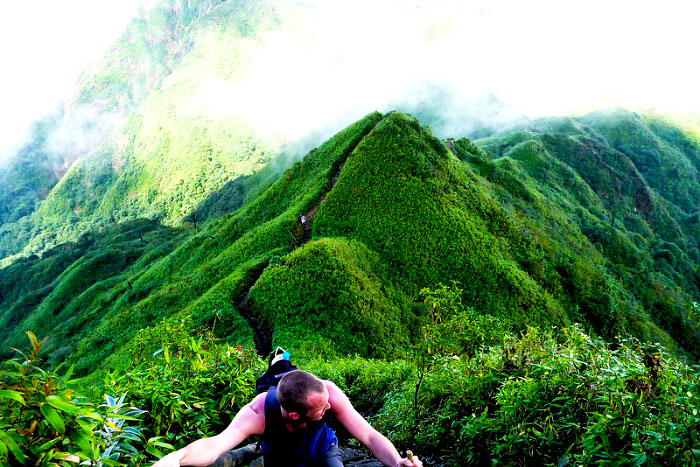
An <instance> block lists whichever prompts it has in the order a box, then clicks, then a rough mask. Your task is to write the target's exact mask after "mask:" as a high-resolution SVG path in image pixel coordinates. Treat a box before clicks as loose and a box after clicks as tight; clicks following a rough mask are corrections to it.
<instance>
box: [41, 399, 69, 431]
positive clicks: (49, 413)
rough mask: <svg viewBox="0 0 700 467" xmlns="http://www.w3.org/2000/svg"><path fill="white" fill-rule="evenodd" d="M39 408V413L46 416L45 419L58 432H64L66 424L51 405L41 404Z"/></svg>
mask: <svg viewBox="0 0 700 467" xmlns="http://www.w3.org/2000/svg"><path fill="white" fill-rule="evenodd" d="M39 410H41V413H42V414H43V415H44V417H46V420H48V421H49V423H50V424H51V426H52V427H53V428H54V429H55V430H56V431H58V432H59V433H61V434H63V433H65V432H66V425H65V424H64V423H63V419H62V418H61V416H60V415H58V413H57V412H56V411H55V410H54V409H53V407H51V406H50V405H47V404H43V405H42V406H41V407H40V408H39Z"/></svg>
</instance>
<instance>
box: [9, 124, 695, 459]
mask: <svg viewBox="0 0 700 467" xmlns="http://www.w3.org/2000/svg"><path fill="white" fill-rule="evenodd" d="M635 118H636V117H635ZM592 131H593V130H591V129H590V127H584V126H583V125H582V124H581V123H577V122H574V121H571V120H549V121H538V122H534V123H533V124H532V128H531V129H528V130H518V131H516V132H514V133H509V134H504V135H497V136H493V137H490V138H488V139H485V140H479V141H477V142H476V144H475V143H474V142H472V141H469V140H468V139H466V138H462V139H459V140H456V141H448V142H447V145H445V144H443V142H441V141H439V140H438V139H436V138H435V137H433V136H432V134H431V133H430V131H429V129H427V128H424V127H421V126H420V125H419V123H418V122H417V121H416V120H414V119H413V118H411V117H409V116H407V115H404V114H400V113H390V114H388V115H381V114H378V113H374V114H370V115H368V116H367V117H365V118H364V119H362V120H360V121H358V122H357V123H355V124H354V125H352V126H350V127H348V128H347V129H345V130H344V131H342V132H340V133H339V134H337V135H336V136H334V137H333V138H331V139H330V140H328V141H327V142H326V143H324V144H323V145H321V146H319V147H318V148H317V149H315V150H313V151H311V152H310V153H309V154H308V155H307V157H306V158H304V159H303V160H302V161H300V162H297V163H296V164H294V165H293V166H292V167H291V168H290V169H288V170H287V171H286V172H285V173H284V174H283V175H282V176H281V177H280V178H279V180H277V181H276V182H275V183H273V184H272V185H271V186H270V187H269V188H268V189H266V190H264V191H262V192H261V193H260V194H259V195H258V196H257V197H256V198H255V199H253V200H251V201H250V202H248V203H246V204H244V205H243V206H242V207H241V208H240V209H238V210H237V211H236V212H234V213H233V214H230V215H227V216H223V217H220V218H215V219H208V220H205V221H200V222H199V224H198V225H197V226H196V227H195V219H191V222H189V223H188V224H186V226H187V227H186V228H185V229H182V228H181V229H175V228H171V227H164V226H163V225H162V224H160V223H158V222H156V221H151V220H138V221H129V222H124V223H114V224H110V225H108V226H106V227H105V228H103V229H102V230H101V231H99V232H96V233H92V234H87V235H84V236H82V237H81V239H80V241H78V242H76V243H67V244H63V245H59V246H57V247H55V248H53V249H51V250H48V251H46V252H45V253H44V254H43V255H42V257H38V256H36V255H35V256H32V257H29V258H25V259H19V260H17V261H15V262H14V263H12V264H11V265H10V266H7V267H5V268H3V269H1V270H0V274H2V277H3V280H2V281H0V284H2V286H3V288H2V290H1V291H0V292H1V293H2V295H1V297H2V302H1V303H2V306H3V314H2V315H1V318H2V319H3V326H4V328H5V329H7V330H8V331H9V332H8V333H6V337H5V338H4V342H3V344H2V345H3V346H4V347H5V348H6V349H8V350H9V347H10V346H14V347H20V346H21V345H22V341H23V340H24V339H25V337H24V330H26V329H32V330H35V331H36V332H39V333H40V335H46V336H48V340H47V341H46V342H45V343H44V344H43V346H44V348H43V351H44V355H45V358H46V359H47V360H48V363H49V364H50V365H57V364H59V363H61V362H67V363H71V364H74V365H75V366H74V368H75V371H76V372H77V373H78V374H82V375H89V378H88V380H86V381H90V383H89V384H87V383H86V384H87V385H88V386H90V387H94V388H96V389H95V391H96V392H94V393H91V394H89V395H88V396H87V397H88V398H89V399H91V400H97V398H99V397H100V394H99V393H100V392H106V393H108V394H114V395H115V397H116V395H119V394H122V393H124V392H127V393H128V394H131V396H130V399H126V400H124V401H122V403H124V404H129V405H131V406H134V407H139V408H141V409H145V410H148V414H147V415H143V416H142V417H140V419H139V421H138V423H137V426H136V427H135V429H137V430H138V432H139V436H140V438H138V440H137V439H134V440H133V441H134V444H133V445H134V446H137V447H136V449H141V450H145V449H146V446H147V445H148V440H152V443H161V445H160V447H161V448H162V447H163V446H166V445H167V446H170V445H172V446H174V447H179V446H182V445H184V444H185V443H186V442H188V441H189V440H191V439H192V438H193V437H197V436H200V435H207V434H211V433H214V432H216V431H217V430H220V429H221V428H222V427H223V426H224V425H225V424H226V423H227V420H228V419H229V418H230V415H231V414H232V413H234V412H235V410H236V409H237V408H238V407H240V404H242V403H244V401H245V400H246V399H247V398H248V397H249V396H250V395H251V394H252V393H251V392H250V391H251V388H252V387H253V386H252V384H253V382H254V377H255V375H256V374H259V373H260V372H261V369H262V366H261V362H260V361H259V360H257V358H256V357H254V356H252V355H251V353H250V350H243V349H244V348H246V349H250V348H251V346H253V345H256V346H257V349H258V350H259V351H263V352H264V351H265V350H266V349H269V348H270V347H271V346H272V345H283V346H285V347H287V348H288V349H289V350H291V351H292V352H293V354H294V355H299V356H300V358H301V361H302V363H303V364H304V365H308V368H309V369H312V370H313V371H315V372H317V373H319V374H321V375H322V376H327V377H329V378H331V379H333V380H335V381H337V382H338V383H339V384H341V386H342V387H345V388H346V389H347V390H348V392H349V394H350V395H351V397H352V398H353V400H354V401H355V403H356V404H358V406H359V407H360V408H362V409H363V411H365V412H366V413H370V414H373V417H374V420H375V422H376V423H377V424H378V426H380V427H381V428H382V429H383V430H384V431H386V432H388V433H389V434H390V435H391V437H392V438H393V439H395V440H397V442H398V443H399V444H401V445H404V446H415V447H417V448H419V449H421V450H422V451H424V452H426V453H428V454H430V455H432V456H438V457H441V458H443V459H444V460H446V461H447V462H448V463H451V464H454V465H462V464H465V463H466V464H479V465H480V464H484V463H491V462H499V463H505V464H518V463H526V464H527V463H543V464H556V463H559V462H564V461H565V460H567V459H568V460H569V462H571V463H584V464H592V463H602V464H610V463H619V462H622V464H625V463H630V464H632V463H634V462H638V463H644V462H647V463H651V464H652V465H664V464H667V463H669V462H672V463H677V464H678V463H680V464H683V463H686V464H688V465H691V464H692V463H693V462H694V459H695V456H696V455H697V454H696V453H695V451H694V449H697V446H696V441H695V439H696V438H695V437H694V436H695V435H694V434H693V433H695V432H696V431H697V426H698V423H699V422H698V420H697V419H696V418H697V417H696V418H693V419H687V421H685V420H684V419H682V417H681V414H686V413H692V411H693V410H697V405H696V398H697V385H696V384H695V383H694V381H695V378H696V377H697V370H695V369H693V368H692V367H689V366H687V364H685V363H682V362H681V361H679V360H677V358H678V356H681V357H687V358H690V359H695V358H697V352H698V348H699V347H698V345H697V344H698V308H700V307H699V306H698V305H697V301H698V300H697V298H696V297H697V296H698V291H697V287H698V282H697V266H696V263H695V262H694V260H693V258H694V257H695V255H696V252H694V249H695V248H696V246H695V243H694V242H693V241H692V240H691V239H688V238H686V237H688V236H690V234H692V232H688V231H684V230H683V228H679V229H673V228H669V226H673V225H679V224H678V223H675V224H674V222H675V217H674V216H675V215H676V214H677V213H678V212H679V211H680V208H678V207H675V206H676V205H675V204H673V203H671V202H670V201H668V200H666V199H665V198H664V197H662V196H661V195H659V194H657V193H656V192H655V191H654V190H653V189H651V188H648V187H647V186H646V185H645V184H644V178H643V177H642V176H641V175H639V173H638V171H636V169H635V168H634V163H633V162H631V161H630V160H629V159H628V158H625V156H624V155H623V154H622V153H621V152H620V151H617V150H616V149H614V148H613V147H611V146H610V145H609V144H607V142H606V140H605V139H601V137H600V136H596V137H595V138H592V137H590V136H586V135H588V132H592ZM584 133H585V134H584ZM591 138H592V139H591ZM591 154H597V155H599V156H600V157H599V158H598V159H595V158H591V157H590V155H591ZM579 174H581V175H579ZM606 174H607V175H606ZM258 176H260V177H263V176H264V177H269V175H266V174H265V172H262V173H261V174H260V175H258ZM606 177H607V178H606ZM616 179H618V180H623V179H624V180H627V183H624V184H622V183H620V184H619V185H615V182H612V181H611V180H616ZM601 180H602V181H601ZM606 180H608V183H605V181H606ZM611 184H612V186H613V187H614V186H619V188H618V189H617V191H615V188H611ZM611 190H612V191H611ZM640 200H642V201H640ZM635 203H636V204H635ZM643 203H647V204H643ZM635 208H636V210H635ZM640 211H641V212H640ZM671 213H673V214H671ZM302 214H304V215H306V216H307V222H308V224H307V226H306V227H304V226H302V225H301V224H300V222H299V216H300V215H302ZM674 240H675V241H674ZM446 282H451V283H454V284H459V288H457V287H456V286H451V287H445V286H442V285H439V284H441V283H446ZM426 286H427V287H428V288H426ZM462 303H464V304H465V305H467V306H468V308H463V307H462ZM426 304H427V305H426ZM574 323H580V325H579V324H574ZM581 326H582V327H581ZM559 330H562V331H559ZM514 335H515V336H520V337H518V338H515V337H509V336H514ZM635 339H637V340H635ZM406 342H414V343H417V344H415V345H409V346H407V345H406ZM231 346H238V347H237V348H238V349H239V350H235V352H234V351H233V350H231V349H232V348H234V347H231ZM232 352H233V353H232ZM224 354H225V355H226V357H225V358H224ZM232 354H235V355H240V356H241V359H242V360H240V362H238V363H235V364H234V363H233V362H230V361H229V360H227V359H229V358H230V357H231V355H232ZM6 356H7V357H10V356H11V354H9V352H8V353H7V354H6ZM453 357H458V358H457V359H455V358H453ZM368 359H373V360H368ZM375 359H376V360H375ZM222 361H226V362H228V363H225V364H221V362H222ZM572 361H575V362H577V363H576V364H575V365H574V366H572V363H571V362H572ZM198 362H199V363H198ZM584 364H585V365H584ZM193 365H194V366H193ZM582 365H583V366H582ZM231 372H233V373H231ZM661 375H663V376H661ZM6 379H7V378H6ZM101 381H103V382H101ZM163 381H170V383H167V384H164V383H163ZM230 381H240V383H237V384H240V385H238V386H235V387H236V388H237V389H235V391H238V392H237V393H236V394H239V395H237V396H235V401H236V402H235V403H234V404H233V405H230V406H229V405H227V404H228V402H227V400H229V399H227V398H230V397H234V396H225V394H227V391H228V390H229V389H227V388H231V389H232V388H233V387H232V386H230V385H229V382H230ZM5 384H7V385H10V384H14V383H5ZM8 387H9V386H8ZM454 388H457V389H454ZM79 391H83V393H87V392H86V391H87V390H86V389H82V390H80V389H79ZM173 391H176V392H177V393H179V394H181V396H179V399H178V400H182V404H181V403H179V402H178V403H177V404H173V399H172V398H171V397H169V396H170V395H172V393H173ZM20 392H21V391H20ZM161 393H162V397H160V396H159V397H156V396H157V395H158V394H161ZM372 395H373V396H372ZM533 395H537V397H536V398H535V397H534V396H533ZM613 395H614V397H613ZM12 400H14V401H15V402H16V403H19V404H21V402H20V401H18V400H17V397H14V398H13V397H10V398H9V401H8V402H9V403H10V406H8V408H7V409H6V410H14V409H13V407H14V408H15V409H16V407H15V406H13V405H12V404H13V402H10V401H12ZM674 401H675V402H674ZM37 404H38V407H39V408H41V406H42V405H41V404H42V402H41V401H39V402H37ZM44 410H46V411H48V410H49V409H44ZM540 413H542V414H545V415H543V416H542V417H540V416H539V415H538V414H540ZM558 414H559V415H561V416H559V415H558ZM96 420H97V419H96ZM615 420H620V422H619V423H622V426H621V427H620V426H618V424H617V423H618V422H616V421H615ZM45 423H47V424H49V425H51V421H50V420H47V421H46V422H45ZM411 427H413V428H411ZM54 428H55V427H54ZM24 429H25V428H21V427H18V425H16V424H15V425H7V426H6V427H5V431H6V432H7V433H15V432H17V430H24ZM13 430H14V431H13ZM95 430H96V431H99V430H97V428H96V425H95V426H93V431H95ZM84 431H85V430H84ZM88 431H89V430H88ZM96 431H95V432H96ZM85 433H87V431H85ZM8 436H10V438H11V439H14V440H15V444H17V442H18V440H19V441H22V440H23V438H17V436H15V435H8ZM13 436H14V438H13ZM85 436H87V434H86V435H85ZM10 438H8V439H10ZM15 438H16V439H15ZM71 439H72V438H71ZM446 440H447V441H446ZM137 441H138V443H140V444H138V443H137ZM37 442H38V440H37ZM8 443H9V442H8ZM95 443H97V444H95V446H96V447H95V448H94V450H93V453H92V455H93V456H94V455H97V452H98V450H99V449H98V445H99V443H98V442H97V441H95ZM445 443H447V444H448V445H453V446H455V449H454V450H450V451H446V450H445V449H444V446H445ZM8 446H9V444H8ZM105 446H106V445H102V447H103V448H105V449H106V447H105ZM157 447H158V445H153V444H152V445H151V446H150V448H151V452H152V453H153V452H156V451H154V449H157ZM8 449H9V448H8ZM76 449H77V448H76ZM80 449H82V448H80ZM125 449H129V448H125ZM39 451H41V452H44V451H43V450H39ZM39 451H37V452H36V453H35V455H39V454H40V453H39ZM8 452H9V451H8ZM71 452H73V451H71ZM75 452H78V451H77V450H76V451H75ZM42 455H43V454H42ZM51 455H53V454H51ZM117 457H118V456H117ZM115 459H117V458H116V457H115ZM136 459H141V460H138V462H145V459H146V457H142V458H136ZM523 459H526V460H523ZM115 462H117V460H115ZM119 462H124V461H123V460H122V461H119ZM134 462H137V461H136V460H134V461H133V462H132V464H133V463H134Z"/></svg>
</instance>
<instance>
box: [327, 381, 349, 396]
mask: <svg viewBox="0 0 700 467" xmlns="http://www.w3.org/2000/svg"><path fill="white" fill-rule="evenodd" d="M321 381H323V384H325V385H326V389H328V393H329V394H331V393H332V392H334V393H341V394H345V393H344V392H343V390H342V389H340V388H339V387H338V385H337V384H335V383H334V382H333V381H328V380H327V379H322V380H321Z"/></svg>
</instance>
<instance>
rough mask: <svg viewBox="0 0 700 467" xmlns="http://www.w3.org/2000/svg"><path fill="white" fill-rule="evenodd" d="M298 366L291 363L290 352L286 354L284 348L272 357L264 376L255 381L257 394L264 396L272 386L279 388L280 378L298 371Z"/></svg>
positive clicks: (279, 349) (279, 348)
mask: <svg viewBox="0 0 700 467" xmlns="http://www.w3.org/2000/svg"><path fill="white" fill-rule="evenodd" d="M298 369H299V368H297V367H296V365H294V364H292V362H291V361H289V352H285V351H284V349H283V348H282V347H277V349H276V350H275V351H274V352H273V353H272V355H270V363H269V364H268V367H267V370H266V371H265V373H263V375H262V376H260V377H259V378H257V379H256V380H255V390H256V392H257V394H262V393H263V392H266V391H267V390H268V389H270V386H277V385H278V384H279V382H280V378H282V376H284V375H286V374H287V373H289V372H290V371H294V370H298Z"/></svg>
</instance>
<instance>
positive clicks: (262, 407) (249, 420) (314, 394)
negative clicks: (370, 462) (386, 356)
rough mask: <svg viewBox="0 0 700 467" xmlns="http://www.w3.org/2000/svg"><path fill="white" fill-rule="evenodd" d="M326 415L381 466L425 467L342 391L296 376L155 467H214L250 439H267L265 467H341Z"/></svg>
mask: <svg viewBox="0 0 700 467" xmlns="http://www.w3.org/2000/svg"><path fill="white" fill-rule="evenodd" d="M327 411H328V412H330V413H332V414H333V415H335V417H336V418H337V420H338V421H339V422H340V423H341V424H342V425H343V427H345V429H346V430H348V432H349V433H350V434H351V435H352V436H354V437H355V438H357V439H358V440H359V441H360V442H362V444H364V445H365V446H367V447H368V448H369V450H370V451H372V453H373V454H374V456H375V457H376V458H377V459H378V460H379V461H380V462H381V463H382V464H384V465H386V466H390V467H422V466H423V463H422V462H421V461H420V460H418V458H417V457H414V458H413V459H412V460H408V459H402V458H401V456H400V455H399V453H398V451H397V450H396V448H395V447H394V445H393V444H392V443H391V441H389V440H388V439H387V438H386V437H385V436H383V435H382V434H380V433H379V432H378V431H377V430H375V429H374V428H372V426H371V425H370V424H369V423H367V420H365V419H364V418H363V417H362V415H360V414H359V413H358V412H357V410H355V408H354V407H353V406H352V404H351V403H350V400H349V399H348V397H347V396H346V395H345V394H344V393H343V391H341V390H340V388H338V386H336V385H335V384H333V383H332V382H330V381H323V380H320V379H318V378H317V377H315V376H314V375H312V374H311V373H307V372H305V371H301V370H295V371H291V372H289V373H287V374H286V375H284V376H283V377H282V379H281V380H280V382H279V385H278V386H272V387H271V388H270V389H269V390H268V391H267V392H266V393H262V394H259V395H257V396H256V397H255V398H254V399H253V400H252V401H251V402H250V403H248V404H247V405H246V406H244V407H243V408H242V409H241V410H239V411H238V413H237V414H236V416H235V417H234V418H233V420H232V421H231V424H230V425H229V426H228V427H227V428H226V429H225V430H224V431H223V432H221V433H220V434H218V435H216V436H214V437H211V438H203V439H199V440H197V441H195V442H193V443H191V444H189V445H187V446H185V447H184V448H183V449H180V450H179V451H175V452H172V453H170V454H168V455H167V456H165V457H163V458H162V459H161V460H160V461H158V462H157V463H155V464H154V465H153V467H179V466H185V465H194V466H206V465H210V464H213V463H214V462H215V461H216V459H217V458H218V457H219V455H221V454H222V453H224V452H226V451H229V450H231V449H233V448H234V447H235V446H237V445H238V444H240V443H241V442H242V441H243V440H245V439H246V438H248V437H249V436H251V435H263V442H262V446H261V447H262V452H263V457H264V459H265V467H277V466H285V467H287V466H295V467H297V466H305V467H306V466H309V467H311V466H313V467H340V466H342V465H343V463H342V461H341V460H340V455H339V453H338V447H337V444H338V440H337V438H336V437H335V434H334V433H333V430H331V429H330V428H328V426H327V425H326V424H325V422H323V421H322V418H323V416H324V415H325V413H326V412H327Z"/></svg>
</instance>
